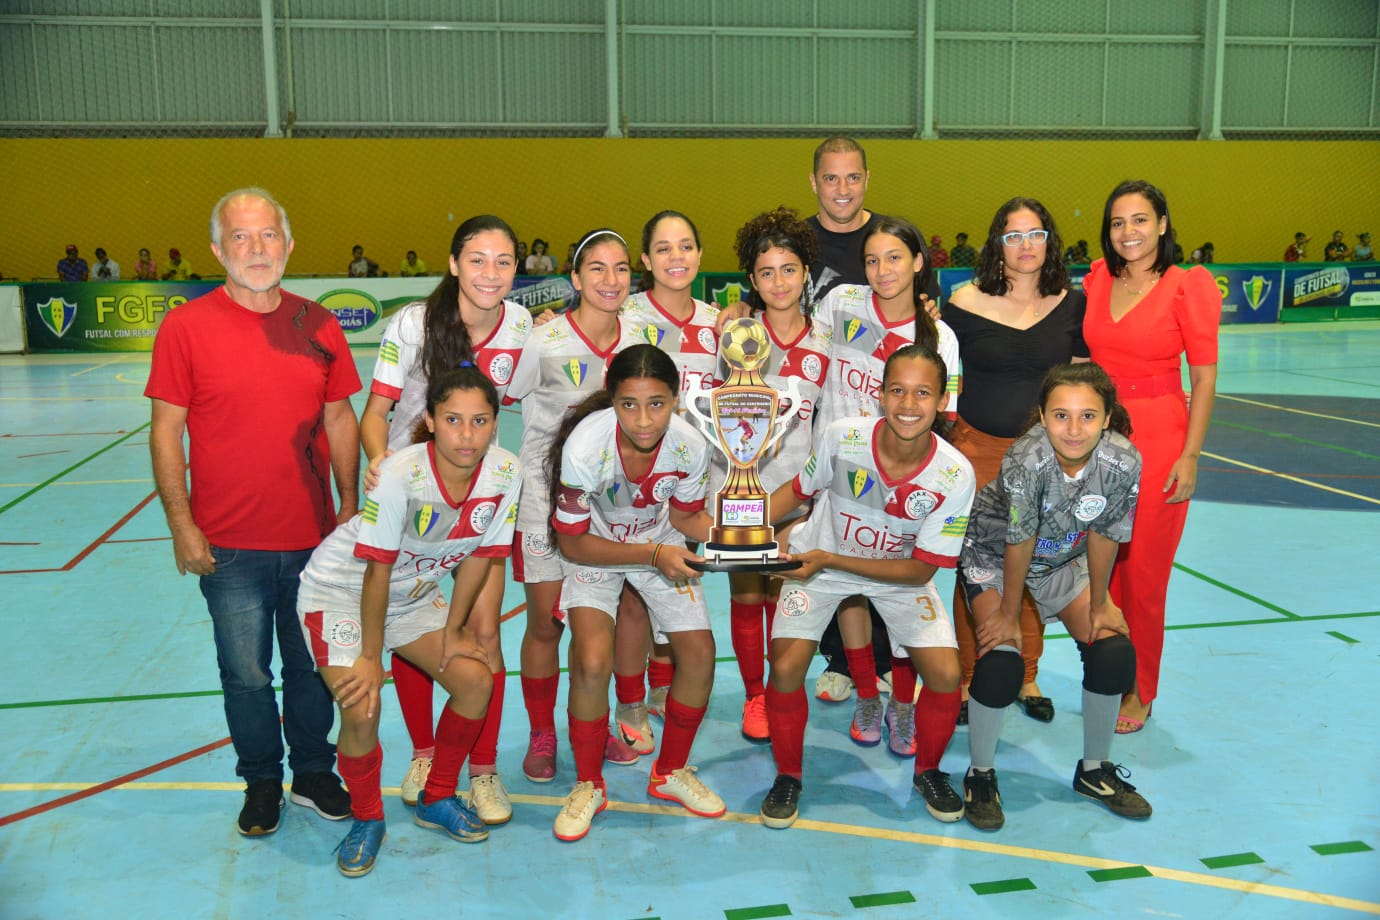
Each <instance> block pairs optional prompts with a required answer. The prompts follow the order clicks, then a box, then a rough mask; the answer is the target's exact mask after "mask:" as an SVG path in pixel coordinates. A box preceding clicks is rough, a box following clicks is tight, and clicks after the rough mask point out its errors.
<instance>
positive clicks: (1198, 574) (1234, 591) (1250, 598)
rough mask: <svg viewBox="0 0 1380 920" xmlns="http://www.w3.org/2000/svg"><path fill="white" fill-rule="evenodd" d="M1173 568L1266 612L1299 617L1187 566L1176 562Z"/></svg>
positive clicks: (1292, 617) (1290, 611)
mask: <svg viewBox="0 0 1380 920" xmlns="http://www.w3.org/2000/svg"><path fill="white" fill-rule="evenodd" d="M1174 568H1176V569H1178V570H1179V571H1180V572H1187V573H1188V574H1190V575H1192V576H1193V577H1194V578H1200V579H1202V580H1203V581H1205V582H1207V583H1208V584H1210V585H1212V586H1214V587H1217V588H1221V589H1222V590H1223V591H1226V592H1228V593H1230V594H1235V595H1236V596H1237V597H1241V598H1245V599H1246V600H1248V601H1250V602H1251V603H1253V604H1259V605H1260V606H1262V607H1264V608H1265V609H1266V610H1273V611H1274V612H1275V613H1278V614H1280V615H1282V616H1286V617H1289V618H1290V619H1298V616H1299V615H1298V614H1297V613H1294V612H1293V611H1292V610H1285V609H1284V608H1283V607H1281V606H1279V605H1278V604H1272V603H1270V602H1269V601H1267V600H1265V599H1264V598H1260V597H1256V596H1255V595H1254V594H1247V593H1246V592H1245V591H1242V590H1241V589H1240V588H1233V587H1232V586H1231V585H1229V584H1227V583H1226V582H1224V581H1218V580H1217V579H1215V578H1213V577H1211V576H1209V575H1204V574H1203V573H1202V572H1195V571H1194V570H1193V569H1190V568H1189V567H1188V566H1186V565H1181V564H1179V563H1177V562H1176V563H1174Z"/></svg>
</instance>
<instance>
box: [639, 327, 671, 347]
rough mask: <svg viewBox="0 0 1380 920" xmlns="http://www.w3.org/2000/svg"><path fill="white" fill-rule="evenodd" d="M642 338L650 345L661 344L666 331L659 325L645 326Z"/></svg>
mask: <svg viewBox="0 0 1380 920" xmlns="http://www.w3.org/2000/svg"><path fill="white" fill-rule="evenodd" d="M642 338H643V340H644V341H646V342H647V344H649V345H656V346H658V347H659V346H660V345H661V340H662V339H664V338H666V333H664V332H662V331H661V328H660V327H659V326H643V327H642Z"/></svg>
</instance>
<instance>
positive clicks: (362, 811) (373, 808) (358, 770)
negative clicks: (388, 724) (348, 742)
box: [335, 742, 383, 821]
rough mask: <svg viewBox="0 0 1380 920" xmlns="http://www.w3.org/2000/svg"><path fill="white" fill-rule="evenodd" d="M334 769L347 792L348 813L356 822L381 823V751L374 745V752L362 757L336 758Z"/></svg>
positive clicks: (340, 756)
mask: <svg viewBox="0 0 1380 920" xmlns="http://www.w3.org/2000/svg"><path fill="white" fill-rule="evenodd" d="M335 765H336V769H338V770H339V771H340V778H341V779H343V780H345V785H346V787H347V788H348V789H349V790H350V814H351V815H352V816H354V818H355V820H356V821H382V820H383V792H382V791H381V790H380V789H379V770H380V768H382V767H383V748H382V747H381V746H380V745H379V744H378V743H377V742H375V744H374V749H373V750H372V751H370V752H369V753H368V754H365V755H364V756H363V757H349V756H346V755H345V754H341V753H340V752H338V751H337V752H336V755H335Z"/></svg>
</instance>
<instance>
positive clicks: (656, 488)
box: [652, 475, 677, 502]
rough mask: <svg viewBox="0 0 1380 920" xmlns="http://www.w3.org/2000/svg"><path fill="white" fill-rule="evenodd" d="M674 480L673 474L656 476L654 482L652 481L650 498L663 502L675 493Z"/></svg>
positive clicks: (675, 478) (675, 479)
mask: <svg viewBox="0 0 1380 920" xmlns="http://www.w3.org/2000/svg"><path fill="white" fill-rule="evenodd" d="M676 481H677V477H675V476H671V475H666V476H658V477H657V480H656V482H654V483H652V498H654V499H656V500H657V501H659V502H664V501H666V500H667V499H668V498H670V497H671V496H672V495H674V494H676Z"/></svg>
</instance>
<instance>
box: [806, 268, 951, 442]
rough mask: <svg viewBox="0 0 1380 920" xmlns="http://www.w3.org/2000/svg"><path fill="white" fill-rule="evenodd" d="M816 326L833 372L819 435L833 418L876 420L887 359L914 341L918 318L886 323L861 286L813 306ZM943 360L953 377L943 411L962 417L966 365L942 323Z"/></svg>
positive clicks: (822, 401) (839, 290) (819, 413)
mask: <svg viewBox="0 0 1380 920" xmlns="http://www.w3.org/2000/svg"><path fill="white" fill-rule="evenodd" d="M814 326H815V328H816V329H818V330H819V333H818V334H819V336H820V338H821V339H823V340H824V341H825V342H827V343H828V345H829V371H828V374H827V375H826V376H825V380H824V391H823V392H822V393H821V394H820V397H819V408H818V409H817V410H816V411H815V431H823V430H824V429H825V428H826V427H828V426H829V425H830V424H831V423H832V422H833V421H834V420H835V419H840V418H847V417H849V416H858V415H863V416H875V415H877V406H878V393H879V392H880V391H881V388H882V371H883V370H884V369H885V368H886V359H887V358H889V357H891V355H892V354H893V353H894V352H895V351H896V350H897V349H899V348H902V347H904V346H906V345H910V344H912V343H913V342H914V341H915V320H914V318H908V319H903V320H901V321H900V322H896V323H888V322H887V321H886V319H885V318H884V317H883V316H882V313H881V311H880V310H879V309H878V308H877V302H876V299H875V298H874V297H873V295H872V288H870V287H868V286H866V285H861V284H844V285H839V286H838V287H835V288H834V289H833V290H831V291H830V292H829V293H828V294H826V295H825V297H824V299H823V300H821V301H820V302H819V304H817V305H816V307H815V314H814ZM935 327H936V328H937V329H938V331H939V357H941V358H943V359H944V367H945V368H946V369H947V371H948V374H949V382H948V386H947V387H946V388H945V392H947V393H948V394H949V404H948V406H947V407H945V409H944V412H945V414H947V415H949V416H951V417H952V416H954V415H955V414H956V413H957V412H958V393H959V390H960V389H961V387H962V381H963V364H962V363H961V362H960V360H959V357H958V338H957V336H955V335H954V332H953V330H952V329H950V328H949V327H948V325H946V324H945V323H944V322H942V321H937V322H936V323H935Z"/></svg>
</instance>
